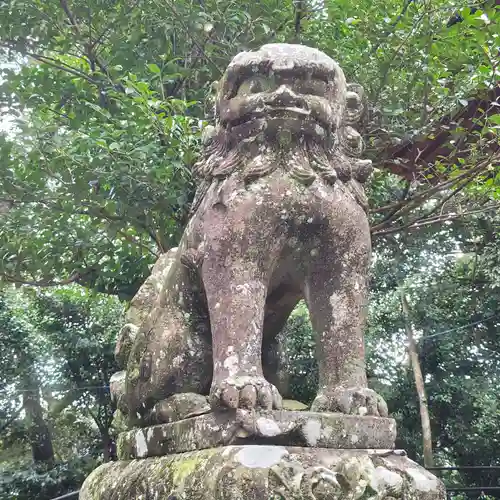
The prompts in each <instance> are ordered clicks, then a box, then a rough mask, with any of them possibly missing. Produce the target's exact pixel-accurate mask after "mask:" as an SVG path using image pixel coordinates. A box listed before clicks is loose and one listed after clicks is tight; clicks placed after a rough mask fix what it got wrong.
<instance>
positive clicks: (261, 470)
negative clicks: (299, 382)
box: [80, 445, 446, 500]
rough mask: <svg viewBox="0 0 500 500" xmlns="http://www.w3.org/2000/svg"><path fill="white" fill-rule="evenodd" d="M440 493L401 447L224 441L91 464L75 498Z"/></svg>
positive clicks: (302, 499)
mask: <svg viewBox="0 0 500 500" xmlns="http://www.w3.org/2000/svg"><path fill="white" fill-rule="evenodd" d="M140 498H154V499H156V500H358V499H360V500H361V499H363V500H367V499H372V500H383V499H385V500H395V499H402V500H416V499H419V500H444V499H445V498H446V494H445V489H444V486H443V484H442V483H441V481H439V480H438V479H437V478H436V477H434V476H433V475H432V474H430V473H429V472H427V471H426V470H425V469H423V468H422V467H420V466H418V465H417V464H416V463H414V462H412V461H411V460H409V459H408V458H407V457H406V456H405V455H404V452H396V451H392V450H387V451H383V450H332V449H324V448H297V447H283V446H266V445H248V446H226V447H222V448H217V449H208V450H200V451H193V452H188V453H181V454H176V455H169V456H164V457H155V458H146V459H142V460H131V461H121V462H110V463H107V464H104V465H102V466H100V467H99V468H98V469H96V470H95V471H94V472H93V473H92V474H91V475H90V476H89V477H88V478H87V480H86V481H85V483H84V484H83V486H82V489H81V491H80V500H136V499H140Z"/></svg>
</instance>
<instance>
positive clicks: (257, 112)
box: [228, 104, 330, 130]
mask: <svg viewBox="0 0 500 500" xmlns="http://www.w3.org/2000/svg"><path fill="white" fill-rule="evenodd" d="M260 119H265V120H273V119H278V120H294V121H295V120H300V121H306V122H313V123H315V124H318V125H319V126H320V127H322V128H323V129H325V130H328V129H329V128H330V126H329V124H328V123H326V122H325V121H324V120H322V119H321V117H320V116H318V114H317V113H314V112H313V111H312V110H310V109H305V108H301V107H298V106H273V105H269V104H267V105H265V106H262V107H258V108H256V109H254V110H252V111H250V112H248V113H245V114H244V115H242V116H240V117H239V118H237V119H236V120H232V121H231V122H230V123H229V124H228V125H229V126H230V127H239V126H240V125H244V124H247V123H249V122H252V121H254V120H260Z"/></svg>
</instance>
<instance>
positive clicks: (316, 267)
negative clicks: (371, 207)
mask: <svg viewBox="0 0 500 500" xmlns="http://www.w3.org/2000/svg"><path fill="white" fill-rule="evenodd" d="M363 102H364V100H363V96H362V90H361V88H360V87H359V86H354V85H350V84H347V83H346V81H345V78H344V74H343V73H342V70H341V69H340V68H339V66H338V65H337V64H336V63H335V62H334V61H332V59H330V58H329V57H327V56H326V55H325V54H323V53H322V52H320V51H318V50H315V49H312V48H309V47H304V46H300V45H287V44H272V45H265V46H263V47H262V48H260V49H259V50H257V51H254V52H244V53H241V54H239V55H237V56H236V57H235V58H234V59H233V60H232V62H231V63H230V65H229V67H228V69H227V71H226V73H225V74H224V76H223V78H222V80H221V82H220V87H219V93H218V96H217V100H216V118H217V120H216V124H215V127H213V128H212V130H211V133H209V134H206V137H205V145H204V151H203V154H202V157H201V159H200V161H199V163H198V164H197V165H196V168H195V174H196V177H197V179H198V190H197V193H196V195H195V198H194V201H193V204H192V213H191V219H190V221H189V224H188V225H187V227H186V230H185V232H184V235H183V237H182V239H181V242H180V244H179V247H178V248H175V249H172V250H170V251H169V252H168V253H166V254H164V255H162V256H161V257H160V258H159V259H158V262H157V263H156V265H155V266H154V268H153V270H152V273H151V275H150V276H149V278H148V279H147V280H146V282H145V283H144V285H143V286H142V287H141V289H140V290H139V292H138V293H137V295H136V296H135V297H134V299H133V300H132V302H131V306H130V308H129V310H128V312H127V324H126V325H125V326H124V327H123V328H122V330H121V332H120V336H119V339H118V342H117V348H116V355H117V360H118V362H119V363H121V365H122V367H123V371H121V372H119V373H117V374H115V375H114V376H113V378H112V381H111V386H112V387H111V392H112V395H113V397H114V398H115V400H116V402H117V405H118V407H119V409H120V413H121V414H122V415H123V414H124V415H125V416H126V417H127V418H126V420H127V427H128V428H127V429H126V430H123V432H121V433H120V435H119V436H118V440H117V456H118V461H116V462H108V463H105V464H103V465H101V466H100V467H98V468H97V469H96V470H94V471H93V472H92V474H90V476H89V477H88V478H87V479H86V480H85V483H84V484H83V486H82V488H81V490H80V500H136V499H139V498H155V499H158V500H173V499H177V500H195V499H196V500H242V499H248V500H250V499H252V500H269V499H271V498H272V499H278V498H279V499H282V500H361V499H371V500H416V499H418V500H444V499H445V498H446V493H445V489H444V485H443V484H442V482H441V481H439V480H438V479H437V478H436V477H434V476H433V475H432V474H431V473H430V472H428V471H427V470H425V469H423V468H422V467H420V466H418V465H417V464H416V463H414V462H412V461H411V460H410V459H409V458H408V457H407V456H406V455H405V453H404V451H402V450H394V445H395V439H396V423H395V421H394V419H391V418H388V417H387V406H386V404H385V402H384V401H383V399H382V398H381V397H380V396H378V395H377V394H376V393H375V392H374V391H372V390H370V389H368V388H367V381H366V373H365V367H364V352H363V350H364V347H363V335H362V329H363V322H364V316H365V313H364V306H365V301H366V288H367V283H366V281H367V271H368V264H369V260H370V232H369V228H368V221H367V215H366V208H367V201H366V198H365V195H364V191H363V187H362V186H363V183H364V182H365V180H366V179H367V177H368V175H369V174H370V170H371V164H370V162H369V161H366V160H361V159H359V156H360V154H361V149H362V148H361V137H360V135H359V133H358V132H356V130H355V128H354V127H355V125H356V124H357V123H358V121H359V120H360V119H362V114H363ZM302 299H303V300H305V302H306V303H307V306H308V308H309V312H310V317H311V320H312V323H313V327H314V329H315V330H316V333H317V340H316V344H317V358H318V365H319V387H318V394H317V396H316V398H315V400H314V402H313V404H312V406H311V408H309V409H307V410H305V409H304V406H305V405H300V404H295V405H291V404H290V402H289V401H287V403H286V405H284V408H283V409H280V407H281V406H282V395H284V394H285V393H284V391H283V387H282V385H283V384H282V382H283V381H284V380H285V377H283V376H282V375H283V368H284V367H285V365H283V364H282V363H281V360H282V359H283V356H282V352H281V350H282V348H281V346H280V344H281V341H280V339H281V335H278V334H279V333H280V330H281V329H282V327H283V325H284V324H285V322H286V320H287V318H288V316H289V314H290V313H291V311H292V310H293V308H294V307H295V305H296V304H297V302H298V301H299V300H302ZM285 375H286V370H285ZM295 403H297V402H295ZM292 406H293V407H292ZM120 413H119V414H118V415H120ZM117 420H119V419H117Z"/></svg>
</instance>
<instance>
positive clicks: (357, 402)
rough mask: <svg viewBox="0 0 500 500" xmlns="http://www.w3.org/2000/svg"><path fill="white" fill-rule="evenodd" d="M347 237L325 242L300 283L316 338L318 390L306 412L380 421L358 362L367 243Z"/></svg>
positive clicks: (379, 405) (379, 407)
mask: <svg viewBox="0 0 500 500" xmlns="http://www.w3.org/2000/svg"><path fill="white" fill-rule="evenodd" d="M350 233H351V235H352V236H351V240H350V241H347V242H346V244H345V246H343V245H339V244H338V242H339V238H338V237H337V238H335V235H332V238H331V243H329V241H328V239H326V241H325V242H324V243H325V244H324V246H323V249H322V250H323V251H320V252H319V254H318V258H317V259H316V261H315V262H313V263H312V266H311V273H310V275H309V277H308V280H307V284H306V301H307V304H308V308H309V312H310V317H311V322H312V325H313V328H314V329H315V331H316V333H317V335H318V338H317V342H316V345H317V357H318V368H319V390H318V395H317V397H316V399H315V400H314V402H313V404H312V407H311V410H313V411H322V412H342V413H348V414H354V415H373V416H382V417H385V416H387V405H386V403H385V401H384V400H383V399H382V397H380V396H379V395H378V394H377V393H376V392H375V391H373V390H371V389H369V388H368V387H367V378H366V369H365V359H364V358H365V352H364V339H363V328H364V325H365V317H366V310H365V308H366V304H367V276H368V265H369V256H370V247H369V241H370V240H369V235H365V233H364V232H363V231H362V228H361V227H358V228H353V229H352V231H351V232H350ZM335 239H336V240H337V246H334V245H333V242H334V241H335Z"/></svg>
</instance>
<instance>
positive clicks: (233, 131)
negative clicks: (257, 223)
mask: <svg viewBox="0 0 500 500" xmlns="http://www.w3.org/2000/svg"><path fill="white" fill-rule="evenodd" d="M363 111H364V104H363V90H362V88H361V86H359V85H355V84H348V83H346V80H345V76H344V73H343V71H342V69H341V68H340V66H339V65H338V64H337V63H336V62H335V61H334V60H333V59H331V58H330V57H328V56H327V55H326V54H324V53H323V52H321V51H319V50H317V49H313V48H311V47H306V46H303V45H291V44H268V45H264V46H262V47H261V48H260V49H259V50H257V51H252V52H242V53H240V54H238V55H237V56H236V57H234V59H233V60H232V61H231V62H230V64H229V66H228V68H227V70H226V72H225V74H224V76H223V77H222V79H221V81H220V82H219V90H218V94H217V97H216V106H215V115H216V126H215V127H214V129H213V130H212V133H211V134H210V137H208V139H207V141H206V144H205V150H204V154H203V156H202V159H201V161H199V162H198V163H197V164H196V165H195V174H196V175H197V176H198V177H200V178H201V179H202V184H205V185H206V183H209V182H212V180H213V179H220V178H225V177H228V176H229V175H231V174H232V173H233V172H240V173H241V174H242V175H243V179H244V181H245V182H248V181H251V180H252V179H255V178H258V177H262V176H265V175H268V174H269V173H271V172H272V171H274V170H275V169H276V168H286V170H287V171H288V173H289V174H290V175H292V176H293V177H295V178H297V179H298V180H299V181H300V182H302V183H304V184H311V183H312V182H314V181H315V180H316V179H318V178H321V179H323V180H324V181H325V182H327V183H329V184H333V183H335V182H336V181H337V180H340V181H341V182H342V183H344V184H345V185H346V186H347V188H348V190H349V191H351V192H352V194H353V195H354V196H355V198H356V200H357V201H358V202H359V203H360V204H361V205H362V206H363V207H365V208H366V206H367V200H366V196H365V194H364V191H363V189H362V187H361V183H364V182H365V181H366V179H367V178H368V176H369V175H370V173H371V162H370V161H369V160H360V159H359V157H360V155H361V153H362V149H363V147H362V139H361V136H360V134H359V133H358V132H357V131H356V130H355V128H354V126H355V125H356V124H357V123H358V122H359V120H360V118H361V116H362V115H363ZM202 191H203V190H201V191H199V193H197V196H196V197H195V202H194V203H193V208H194V209H196V207H197V206H198V204H199V201H198V199H199V198H200V195H202Z"/></svg>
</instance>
